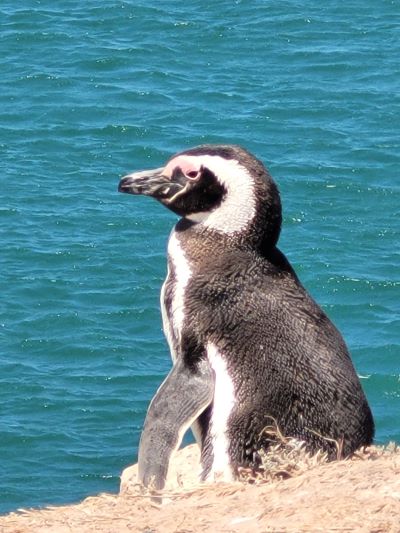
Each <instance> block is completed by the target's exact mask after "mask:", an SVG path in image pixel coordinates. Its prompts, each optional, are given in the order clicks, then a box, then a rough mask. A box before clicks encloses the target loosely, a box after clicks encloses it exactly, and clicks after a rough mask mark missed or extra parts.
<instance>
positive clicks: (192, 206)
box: [118, 145, 374, 491]
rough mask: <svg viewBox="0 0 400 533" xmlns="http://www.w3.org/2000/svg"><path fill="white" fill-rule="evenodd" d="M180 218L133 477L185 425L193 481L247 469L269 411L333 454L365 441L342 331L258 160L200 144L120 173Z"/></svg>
mask: <svg viewBox="0 0 400 533" xmlns="http://www.w3.org/2000/svg"><path fill="white" fill-rule="evenodd" d="M118 189H119V191H120V192H124V193H130V194H135V195H138V194H140V195H145V196H151V197H153V198H155V199H156V200H158V201H159V202H160V203H161V204H163V205H164V206H165V207H167V208H168V209H170V210H171V211H173V212H174V213H175V214H177V215H178V216H179V217H180V219H179V221H178V222H177V224H176V225H175V227H174V228H173V230H172V233H171V235H170V238H169V242H168V271H167V276H166V279H165V282H164V284H163V287H162V290H161V310H162V319H163V329H164V332H165V336H166V338H167V341H168V344H169V347H170V351H171V356H172V360H173V366H172V369H171V371H170V373H169V374H168V376H167V378H166V379H165V380H164V382H163V383H162V384H161V386H160V388H159V389H158V391H157V393H156V394H155V396H154V398H153V399H152V401H151V403H150V406H149V408H148V412H147V416H146V419H145V423H144V427H143V431H142V434H141V439H140V444H139V459H138V463H139V464H138V475H139V481H140V483H141V484H142V485H144V486H145V487H147V488H148V489H152V490H155V491H160V490H161V489H163V487H164V485H165V480H166V477H167V474H168V465H169V461H170V457H171V455H172V453H173V452H174V451H176V450H177V449H178V448H179V446H180V444H181V441H182V438H183V436H184V434H185V433H186V431H187V430H188V429H189V428H190V427H191V428H192V430H193V433H194V435H195V438H196V440H197V442H198V444H199V446H200V449H201V475H200V478H201V480H202V481H213V480H221V481H232V480H234V479H236V478H237V476H238V471H239V468H240V467H251V468H257V466H259V464H260V455H259V451H260V450H261V449H264V450H265V449H267V448H268V446H269V445H270V443H271V435H269V436H267V435H266V434H265V432H264V429H265V428H266V427H268V426H271V423H272V421H273V422H274V424H276V427H277V428H279V431H280V432H281V433H282V434H283V435H284V436H286V437H292V438H294V439H297V440H299V441H303V442H304V443H305V446H306V447H307V449H308V450H309V451H310V452H316V451H317V450H319V449H321V450H323V451H325V452H326V453H327V455H328V457H329V458H330V459H334V458H336V457H337V455H338V449H340V455H341V457H347V456H349V455H351V454H352V453H353V452H354V451H355V450H356V449H357V448H359V447H361V446H364V445H369V444H371V442H372V440H373V436H374V421H373V417H372V414H371V410H370V408H369V405H368V403H367V400H366V397H365V395H364V393H363V390H362V388H361V384H360V381H359V379H358V376H357V374H356V371H355V369H354V366H353V364H352V361H351V359H350V355H349V352H348V350H347V347H346V344H345V342H344V340H343V338H342V336H341V334H340V333H339V331H338V330H337V329H336V327H335V326H334V325H333V324H332V322H331V321H330V320H329V318H328V317H327V315H326V314H325V313H324V311H323V310H322V309H321V308H320V307H319V306H318V304H317V303H316V302H315V301H314V300H313V298H312V297H311V296H310V295H309V294H308V292H307V291H306V289H305V288H304V287H303V285H302V284H301V282H300V280H299V278H298V277H297V275H296V273H295V271H294V269H293V268H292V266H291V265H290V263H289V261H288V259H287V258H286V257H285V255H284V254H283V253H282V252H281V251H280V249H279V248H278V247H277V243H278V239H279V235H280V231H281V224H282V207H281V200H280V194H279V191H278V188H277V185H276V184H275V182H274V181H273V179H272V177H271V176H270V174H269V172H268V170H267V169H266V168H265V167H264V165H263V164H262V162H261V161H260V160H258V159H257V158H256V157H254V156H253V155H252V154H251V153H249V152H248V151H247V150H245V149H244V148H241V147H239V146H236V145H202V146H198V147H195V148H192V149H189V150H185V151H183V152H181V153H179V154H177V155H174V156H173V157H172V158H171V159H170V160H169V161H168V162H167V163H166V165H165V166H164V167H161V168H157V169H155V170H149V171H144V172H135V173H132V174H129V175H127V176H125V177H124V178H122V179H121V181H120V183H119V187H118Z"/></svg>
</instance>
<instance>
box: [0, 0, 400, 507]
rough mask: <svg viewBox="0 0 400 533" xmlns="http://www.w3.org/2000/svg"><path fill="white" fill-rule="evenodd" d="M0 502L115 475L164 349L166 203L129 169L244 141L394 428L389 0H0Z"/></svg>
mask: <svg viewBox="0 0 400 533" xmlns="http://www.w3.org/2000/svg"><path fill="white" fill-rule="evenodd" d="M0 14H1V34H0V55H1V58H2V59H1V63H0V65H1V67H0V68H1V79H0V85H1V90H0V105H1V122H0V157H1V163H2V172H1V177H0V180H1V188H0V239H1V253H0V294H1V299H0V343H1V344H0V347H1V349H0V454H1V468H0V471H1V476H0V512H3V513H4V512H7V511H10V510H15V509H17V508H20V507H28V506H45V505H49V504H57V503H66V502H73V501H78V500H80V499H82V498H83V497H85V496H87V495H90V494H92V495H93V494H96V493H98V492H101V491H114V492H116V491H117V490H118V482H119V474H120V472H121V470H122V469H123V468H124V467H125V466H127V465H128V464H131V463H133V462H134V461H136V458H137V446H138V441H139V436H140V430H141V426H142V423H143V420H144V416H145V412H146V408H147V405H148V402H149V400H150V399H151V397H152V395H153V394H154V392H155V390H156V389H157V387H158V385H159V384H160V382H161V381H162V379H163V377H164V376H165V374H166V373H167V372H168V370H169V368H170V365H171V363H170V359H169V353H168V349H167V345H166V342H165V340H164V338H163V334H162V331H161V319H160V312H159V290H160V286H161V284H162V281H163V278H164V275H165V271H166V264H165V249H166V241H167V238H168V234H169V231H170V229H171V227H172V225H173V224H174V223H175V221H176V217H175V216H174V215H173V214H171V213H170V212H167V210H165V209H164V208H163V207H162V206H161V205H159V204H157V203H155V202H154V201H152V200H151V199H148V198H139V197H137V198H136V197H135V198H134V197H131V196H129V195H121V194H118V193H117V191H116V189H117V184H118V181H119V178H120V176H121V175H123V174H125V173H126V172H128V171H132V170H136V169H137V170H138V169H142V168H152V167H158V166H161V165H162V164H163V163H164V162H165V161H166V159H167V158H168V157H169V156H170V155H171V154H173V153H175V152H177V151H180V150H182V149H184V148H187V147H190V146H195V145H197V144H201V143H204V142H211V143H213V142H224V143H239V144H241V145H243V146H245V147H246V148H248V149H249V150H251V151H252V152H254V153H255V154H256V155H257V156H258V157H259V158H261V159H262V160H263V161H264V162H265V164H266V165H267V166H268V168H269V169H270V171H271V173H272V175H273V176H274V178H275V179H276V181H277V183H278V184H279V188H280V191H281V194H282V201H283V206H284V226H283V231H282V236H281V241H280V247H281V249H282V250H283V251H284V252H285V253H286V254H287V256H288V257H289V259H290V261H291V262H292V264H293V265H294V267H295V269H296V271H297V272H298V275H299V276H300V278H301V280H302V281H303V283H304V284H305V285H306V287H307V288H308V290H309V291H310V292H311V293H312V295H313V296H314V297H315V298H316V299H317V301H318V302H319V303H320V304H321V305H322V306H323V307H324V309H325V310H326V312H327V313H328V314H329V316H330V317H331V318H332V320H333V321H334V322H335V324H336V325H337V326H338V327H339V329H340V330H341V331H342V333H343V335H344V337H345V339H346V342H347V344H348V346H349V348H350V350H351V353H352V357H353V361H354V364H355V365H356V368H357V371H358V373H359V375H360V376H361V377H362V384H363V386H364V389H365V391H366V394H367V396H368V399H369V402H370V404H371V407H372V410H373V413H374V416H375V420H376V430H377V431H376V441H377V442H378V443H386V442H388V441H389V440H396V441H397V442H400V424H399V418H400V270H399V262H400V261H399V260H400V254H399V235H400V222H399V221H400V185H399V172H398V169H399V151H400V150H399V148H400V147H399V144H400V143H399V129H400V128H399V124H400V112H399V89H400V72H399V71H400V66H399V57H400V31H399V30H400V27H399V26H400V22H399V5H398V2H396V1H389V0H382V1H381V2H373V1H372V0H350V1H348V2H333V1H331V0H328V1H327V2H317V1H315V0H310V1H308V2H299V1H282V0H279V1H277V0H271V1H268V2H267V1H261V0H258V1H254V2H246V1H240V0H238V1H234V2H232V1H227V0H221V1H216V2H210V1H207V2H204V1H203V2H200V1H198V0H195V1H194V2H168V1H164V0H161V1H157V2H156V1H155V0H149V1H143V0H138V1H135V2H133V1H111V0H105V1H103V2H92V1H89V2H78V1H75V0H68V1H67V0H60V1H58V2H56V3H54V2H50V1H49V0H40V1H39V0H22V1H21V2H17V3H16V2H11V1H9V0H3V1H2V2H1V5H0Z"/></svg>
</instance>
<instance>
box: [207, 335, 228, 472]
mask: <svg viewBox="0 0 400 533" xmlns="http://www.w3.org/2000/svg"><path fill="white" fill-rule="evenodd" d="M207 358H208V360H209V362H210V365H211V367H212V369H213V370H214V373H215V391H214V400H213V409H212V415H211V420H210V434H211V440H212V444H213V455H214V459H213V464H212V467H211V471H210V473H209V474H208V476H207V481H214V480H220V481H232V480H233V479H234V475H233V471H232V467H231V463H230V458H229V453H228V451H229V438H228V435H227V429H228V419H229V416H230V414H231V413H232V410H233V408H234V406H235V390H234V387H233V382H232V379H231V377H230V376H229V373H228V369H227V366H226V362H225V360H224V358H223V356H222V355H221V353H220V352H219V350H218V348H217V347H216V346H215V345H214V344H212V343H209V344H208V345H207Z"/></svg>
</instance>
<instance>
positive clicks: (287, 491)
mask: <svg viewBox="0 0 400 533" xmlns="http://www.w3.org/2000/svg"><path fill="white" fill-rule="evenodd" d="M198 455H199V454H198V450H197V447H196V446H195V445H191V446H188V447H186V448H184V449H183V450H180V451H179V452H178V453H177V454H176V456H175V458H174V460H173V464H172V466H171V468H170V473H169V483H168V486H167V489H166V492H167V494H166V497H165V498H164V500H165V503H163V504H162V506H157V505H155V504H154V503H152V501H151V499H150V498H149V497H148V496H144V495H142V494H141V493H140V491H139V489H138V487H137V485H136V484H135V475H136V466H134V467H131V468H130V469H127V470H126V471H125V472H124V474H123V476H122V486H121V493H120V495H111V494H101V495H99V496H96V497H91V498H87V499H86V500H84V501H83V502H81V503H79V504H76V505H69V506H64V507H53V508H48V509H43V510H26V511H23V512H19V513H11V514H9V515H5V516H2V517H0V531H1V532H2V533H3V532H4V533H9V532H13V533H39V532H40V533H64V532H65V533H67V532H68V533H71V532H73V533H75V532H79V533H81V532H82V533H86V532H94V531H96V532H100V533H106V532H107V533H125V532H140V533H172V532H174V533H192V532H206V531H207V532H214V531H215V532H231V533H250V532H251V533H253V532H264V531H265V532H268V531H273V532H317V531H318V532H327V531H362V532H371V533H372V532H374V533H378V532H385V533H386V532H396V533H400V449H399V448H396V447H395V446H391V447H389V448H386V449H382V448H375V447H371V448H369V449H368V450H366V451H364V452H360V453H359V454H357V456H356V457H354V458H353V459H351V460H346V461H336V462H333V463H325V464H311V463H310V464H308V466H307V468H306V469H304V470H303V471H301V472H298V473H297V474H294V475H293V477H290V478H289V479H285V480H278V479H275V480H272V481H271V480H268V481H260V480H258V481H256V482H253V483H240V482H236V483H233V484H222V483H214V484H207V485H205V484H201V485H199V484H198V482H197V480H196V479H197V473H198V461H199V457H198Z"/></svg>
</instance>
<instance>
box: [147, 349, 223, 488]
mask: <svg viewBox="0 0 400 533" xmlns="http://www.w3.org/2000/svg"><path fill="white" fill-rule="evenodd" d="M214 381H215V380H214V373H213V371H212V369H211V366H210V364H209V363H208V361H207V360H205V359H203V360H201V361H199V362H198V363H197V364H196V366H195V367H188V366H187V365H186V364H185V363H184V361H182V360H177V361H176V363H175V365H174V366H173V368H172V370H171V372H170V373H169V374H168V376H167V377H166V379H165V380H164V381H163V383H162V384H161V386H160V388H159V389H158V391H157V393H156V395H155V396H154V398H153V400H152V401H151V403H150V406H149V409H148V411H147V415H146V420H145V423H144V428H143V431H142V435H141V438H140V444H139V466H138V473H139V475H138V477H139V482H140V483H142V484H143V485H144V486H145V487H148V488H149V489H153V490H156V491H159V490H162V489H163V488H164V485H165V480H166V477H167V473H168V466H169V460H170V457H171V454H172V453H173V452H174V451H175V450H177V449H178V447H179V445H180V443H181V441H182V438H183V436H184V434H185V432H186V431H187V430H188V428H189V427H190V426H191V424H192V423H193V422H194V421H195V420H196V419H197V418H198V417H199V415H200V414H201V413H202V412H203V411H204V409H206V407H207V406H208V405H209V404H210V403H211V401H212V399H213V396H214Z"/></svg>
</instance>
